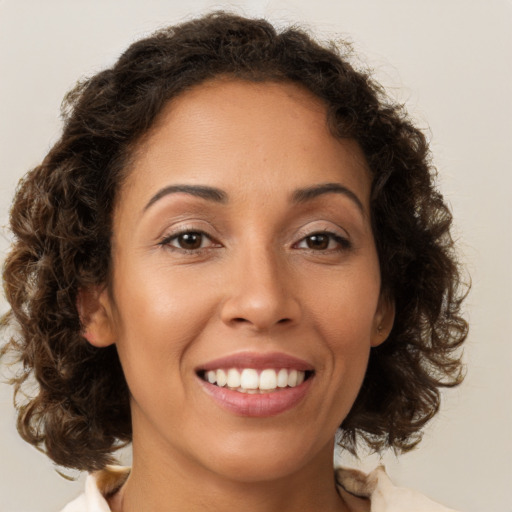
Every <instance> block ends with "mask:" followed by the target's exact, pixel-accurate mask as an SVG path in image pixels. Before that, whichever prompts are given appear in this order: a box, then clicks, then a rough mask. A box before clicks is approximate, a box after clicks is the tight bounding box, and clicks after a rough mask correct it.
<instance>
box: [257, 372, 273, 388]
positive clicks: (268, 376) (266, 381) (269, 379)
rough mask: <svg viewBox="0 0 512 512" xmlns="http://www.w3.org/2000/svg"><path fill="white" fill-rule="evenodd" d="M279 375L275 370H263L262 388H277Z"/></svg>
mask: <svg viewBox="0 0 512 512" xmlns="http://www.w3.org/2000/svg"><path fill="white" fill-rule="evenodd" d="M276 387H277V375H276V371H275V370H263V371H262V372H261V373H260V389H276Z"/></svg>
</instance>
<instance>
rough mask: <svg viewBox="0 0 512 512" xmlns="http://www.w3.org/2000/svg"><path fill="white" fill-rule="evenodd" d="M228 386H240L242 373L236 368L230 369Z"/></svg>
mask: <svg viewBox="0 0 512 512" xmlns="http://www.w3.org/2000/svg"><path fill="white" fill-rule="evenodd" d="M227 385H228V388H239V387H240V374H239V373H238V370H235V368H231V369H230V370H228V380H227Z"/></svg>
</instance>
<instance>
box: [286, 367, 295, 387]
mask: <svg viewBox="0 0 512 512" xmlns="http://www.w3.org/2000/svg"><path fill="white" fill-rule="evenodd" d="M296 385H297V370H290V371H289V372H288V386H290V387H291V388H293V387H295V386H296Z"/></svg>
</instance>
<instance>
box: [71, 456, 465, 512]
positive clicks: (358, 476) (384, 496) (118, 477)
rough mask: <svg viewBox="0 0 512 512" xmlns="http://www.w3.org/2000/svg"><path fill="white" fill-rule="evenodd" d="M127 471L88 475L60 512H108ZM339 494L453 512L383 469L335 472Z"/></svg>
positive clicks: (357, 507) (389, 509)
mask: <svg viewBox="0 0 512 512" xmlns="http://www.w3.org/2000/svg"><path fill="white" fill-rule="evenodd" d="M129 474H130V468H127V467H121V466H109V467H108V468H107V469H105V470H103V471H98V472H96V473H92V474H90V475H89V476H88V477H87V479H86V481H85V492H84V493H83V494H82V495H81V496H79V497H78V498H77V499H76V500H74V501H72V502H71V503H69V504H68V505H67V506H66V507H65V508H64V509H63V510H62V512H111V510H110V507H109V506H108V502H107V499H108V497H109V496H112V495H113V494H115V493H116V492H117V491H118V490H119V489H120V488H121V487H122V485H123V484H124V482H126V480H127V479H128V475H129ZM336 480H337V484H338V489H339V492H340V494H341V495H342V496H343V498H344V499H345V501H346V502H347V505H348V506H349V507H351V508H352V509H353V510H354V512H456V511H455V510H454V509H451V508H446V507H444V506H442V505H439V504H438V503H435V502H434V501H432V500H430V499H429V498H427V497H426V496H424V495H423V494H420V493H419V492H417V491H413V490H411V489H404V488H402V487H396V486H395V485H393V483H392V482H391V480H390V479H389V477H388V475H387V474H386V471H385V469H384V467H383V466H380V467H378V468H377V469H375V470H374V471H372V472H371V473H369V474H365V473H362V472H360V471H357V470H354V469H347V468H338V469H336Z"/></svg>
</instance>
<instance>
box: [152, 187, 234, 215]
mask: <svg viewBox="0 0 512 512" xmlns="http://www.w3.org/2000/svg"><path fill="white" fill-rule="evenodd" d="M179 193H182V194H190V195H192V196H195V197H200V198H202V199H207V200H209V201H214V202H215V203H226V202H227V200H228V196H227V194H226V192H224V191H223V190H221V189H220V188H215V187H208V186H206V185H169V186H168V187H164V188H162V189H161V190H159V191H158V192H157V193H156V194H155V195H154V196H153V197H152V198H151V199H150V200H149V201H148V203H147V204H146V206H145V207H144V211H146V210H147V209H148V208H150V207H151V206H152V205H154V204H155V203H156V202H157V201H159V200H160V199H162V198H163V197H165V196H168V195H169V194H179Z"/></svg>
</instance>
